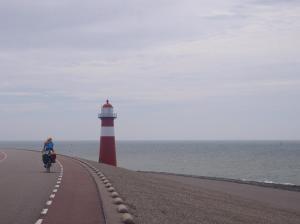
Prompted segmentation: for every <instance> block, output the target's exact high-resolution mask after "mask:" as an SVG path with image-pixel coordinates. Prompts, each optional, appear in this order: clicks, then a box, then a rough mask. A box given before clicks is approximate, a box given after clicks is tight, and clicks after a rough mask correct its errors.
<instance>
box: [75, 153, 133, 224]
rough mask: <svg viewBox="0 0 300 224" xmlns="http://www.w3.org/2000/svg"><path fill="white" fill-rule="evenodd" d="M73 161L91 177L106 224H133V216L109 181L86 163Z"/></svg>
mask: <svg viewBox="0 0 300 224" xmlns="http://www.w3.org/2000/svg"><path fill="white" fill-rule="evenodd" d="M71 158H72V157H71ZM73 159H75V160H77V161H79V162H80V163H81V164H82V165H83V166H84V167H85V168H86V169H87V170H88V171H89V173H90V174H91V176H92V177H93V179H94V181H95V183H96V186H97V188H98V192H99V195H100V200H101V204H102V205H101V206H102V209H103V213H104V218H105V222H106V224H134V220H133V216H132V215H131V214H130V213H129V212H128V207H127V206H126V205H125V203H124V200H123V199H122V198H121V197H120V195H119V193H118V192H117V191H116V190H115V188H114V187H113V185H112V184H111V183H110V181H109V179H108V178H107V177H106V176H105V175H104V174H103V173H102V172H101V171H100V170H99V169H98V168H96V167H94V166H93V165H91V164H90V163H88V162H87V161H85V160H81V159H79V158H74V157H73Z"/></svg>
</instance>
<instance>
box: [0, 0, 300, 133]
mask: <svg viewBox="0 0 300 224" xmlns="http://www.w3.org/2000/svg"><path fill="white" fill-rule="evenodd" d="M20 4H21V3H20V2H19V1H6V2H4V3H3V4H1V7H0V28H1V30H2V32H1V36H0V68H1V73H0V78H1V80H2V81H1V82H0V104H1V108H2V113H5V114H6V115H7V116H8V115H9V112H10V111H11V112H18V111H19V112H24V111H27V112H28V111H30V112H32V113H34V111H36V113H38V114H39V113H40V112H41V111H42V112H44V113H45V114H47V115H49V116H50V117H51V114H55V116H54V117H52V118H51V119H52V120H51V119H50V118H49V122H50V120H51V121H53V122H60V123H61V124H64V119H65V118H66V117H68V116H71V115H70V114H71V113H70V112H71V111H72V112H74V111H76V113H82V114H81V115H82V116H83V117H84V116H90V113H93V111H95V110H97V109H98V108H97V107H98V106H99V104H101V103H102V101H103V100H105V99H106V98H110V99H112V101H114V102H116V103H117V104H119V106H120V107H123V110H126V109H124V108H126V107H127V105H128V104H130V105H132V106H134V107H138V106H139V110H141V111H144V112H145V113H146V112H147V110H148V108H149V107H151V105H155V107H156V106H159V108H160V110H161V111H169V110H170V109H169V108H173V107H172V105H173V106H174V105H178V104H180V102H186V103H189V104H193V105H195V106H194V107H193V109H194V110H199V111H201V110H200V106H197V105H198V104H199V105H201V108H202V107H205V106H207V108H210V107H209V105H210V104H209V102H223V101H224V102H226V100H229V99H232V98H234V99H235V100H236V102H235V103H236V104H237V105H238V104H241V105H244V100H245V99H247V100H249V101H251V102H255V99H257V98H261V99H263V98H264V97H265V98H268V97H269V96H273V97H274V98H278V99H281V100H282V102H283V101H288V102H289V101H290V102H291V104H290V107H292V102H293V99H294V98H295V97H296V96H298V95H299V75H298V74H299V69H300V68H299V64H300V63H299V58H300V55H299V48H300V42H299V41H298V40H299V39H300V30H299V21H300V18H299V17H300V4H299V3H298V2H297V1H250V0H249V1H243V2H241V1H237V0H227V1H221V2H220V1H218V0H211V1H204V0H200V1H199V0H188V1H184V2H183V1H179V0H172V1H171V0H161V1H146V0H145V1H141V0H130V1H126V2H124V1H121V0H119V1H108V0H105V1H91V2H89V4H86V3H83V2H82V1H77V0H76V1H66V0H63V1H51V2H37V1H33V0H29V1H26V3H23V4H21V5H20ZM284 96H290V100H286V98H284ZM205 103H206V104H205ZM273 103H274V102H273ZM224 105H226V104H225V103H224ZM274 105H275V103H274ZM288 106H289V105H286V107H287V108H288ZM128 110H130V109H128ZM180 110H182V109H181V107H176V106H174V113H172V114H174V115H172V116H175V114H180ZM185 110H191V109H185ZM211 110H212V109H211ZM224 110H225V111H226V110H227V111H228V114H229V111H230V108H229V107H227V108H226V107H225V108H224ZM57 111H59V113H60V114H61V115H60V114H57ZM191 112H192V111H189V113H191ZM231 112H232V111H231ZM84 113H86V114H84ZM161 113H162V114H163V112H161ZM210 113H215V112H214V111H207V114H210ZM83 114H84V115H83ZM72 116H74V118H75V117H76V116H75V113H72ZM128 116H129V117H128V119H129V120H130V119H134V118H133V116H132V115H131V113H129V115H128ZM170 116H171V115H170ZM172 116H171V118H170V119H171V120H172V119H175V117H172ZM54 118H55V119H56V120H54ZM72 118H73V117H72ZM28 119H29V120H28V122H30V121H32V122H33V123H34V122H35V120H34V119H33V118H31V117H28ZM136 119H140V120H139V121H141V120H145V117H143V115H142V113H141V114H139V117H138V118H136ZM146 123H147V122H146ZM170 126H172V125H171V124H170ZM86 128H88V127H86ZM0 133H1V132H0Z"/></svg>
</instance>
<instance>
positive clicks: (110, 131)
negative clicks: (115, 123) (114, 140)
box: [101, 127, 115, 136]
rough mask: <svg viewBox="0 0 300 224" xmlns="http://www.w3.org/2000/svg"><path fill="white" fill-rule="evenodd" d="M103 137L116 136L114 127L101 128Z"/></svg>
mask: <svg viewBox="0 0 300 224" xmlns="http://www.w3.org/2000/svg"><path fill="white" fill-rule="evenodd" d="M101 136H115V131H114V127H101Z"/></svg>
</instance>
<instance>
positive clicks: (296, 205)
mask: <svg viewBox="0 0 300 224" xmlns="http://www.w3.org/2000/svg"><path fill="white" fill-rule="evenodd" d="M86 161H87V160H86ZM88 162H89V163H90V164H92V165H93V166H95V167H97V168H98V169H99V170H101V172H102V173H103V174H105V176H106V177H107V178H108V179H109V181H110V183H112V185H113V186H114V188H115V189H116V190H117V191H118V192H119V194H120V195H121V197H122V198H123V200H124V203H125V204H126V205H127V206H128V207H129V212H130V213H131V214H132V215H133V217H134V222H135V223H136V224H156V223H160V224H161V223H164V224H169V223H170V224H171V223H172V224H173V223H186V224H194V223H195V224H196V223H197V224H202V223H203V224H204V223H222V224H224V223H272V224H273V223H274V224H275V223H276V224H277V223H278V224H279V223H297V224H298V223H300V193H299V192H291V191H286V190H278V189H269V188H266V187H260V186H251V185H247V184H240V183H233V182H227V181H221V180H217V181H216V180H202V179H201V178H195V177H188V176H175V175H166V174H155V173H143V172H135V171H131V170H127V169H123V168H116V167H112V166H108V165H105V164H99V163H97V162H93V161H88ZM207 181H208V182H207ZM290 201H291V203H290Z"/></svg>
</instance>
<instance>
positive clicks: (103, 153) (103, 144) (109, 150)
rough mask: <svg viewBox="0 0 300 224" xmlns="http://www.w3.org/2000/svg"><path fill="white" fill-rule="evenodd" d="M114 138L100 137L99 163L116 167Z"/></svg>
mask: <svg viewBox="0 0 300 224" xmlns="http://www.w3.org/2000/svg"><path fill="white" fill-rule="evenodd" d="M115 148H116V144H115V137H112V136H101V139H100V157H99V162H101V163H105V164H109V165H112V166H117V159H116V151H115Z"/></svg>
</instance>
